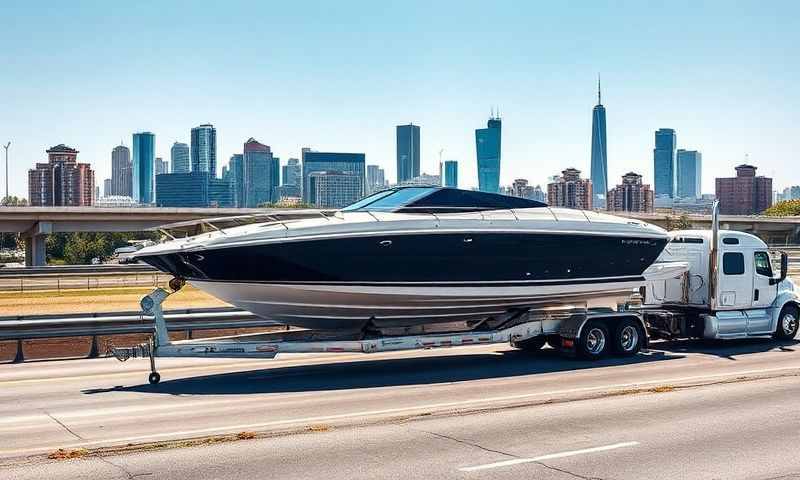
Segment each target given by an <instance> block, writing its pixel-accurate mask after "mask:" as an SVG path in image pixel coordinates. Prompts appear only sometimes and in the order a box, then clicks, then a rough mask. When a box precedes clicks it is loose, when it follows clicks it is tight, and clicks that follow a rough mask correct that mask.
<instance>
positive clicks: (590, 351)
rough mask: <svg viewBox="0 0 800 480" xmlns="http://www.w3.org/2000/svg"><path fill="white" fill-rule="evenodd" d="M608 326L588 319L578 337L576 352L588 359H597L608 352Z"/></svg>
mask: <svg viewBox="0 0 800 480" xmlns="http://www.w3.org/2000/svg"><path fill="white" fill-rule="evenodd" d="M609 341H610V340H609V338H608V328H607V327H606V326H605V325H604V324H603V323H601V322H598V321H596V320H590V321H588V322H586V325H584V326H583V331H582V332H581V337H580V338H579V339H578V354H579V355H580V356H581V357H583V358H585V359H588V360H597V359H598V358H601V357H603V356H604V355H605V354H606V353H607V352H608V347H609V345H608V344H609Z"/></svg>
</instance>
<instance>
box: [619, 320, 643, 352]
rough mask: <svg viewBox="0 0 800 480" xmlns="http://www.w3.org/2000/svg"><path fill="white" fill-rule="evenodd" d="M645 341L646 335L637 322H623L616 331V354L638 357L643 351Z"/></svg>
mask: <svg viewBox="0 0 800 480" xmlns="http://www.w3.org/2000/svg"><path fill="white" fill-rule="evenodd" d="M643 340H644V334H643V332H642V329H641V327H640V326H639V325H638V323H637V322H636V321H634V320H631V319H630V318H628V319H625V320H622V321H621V322H619V325H617V327H616V328H615V329H614V338H612V342H613V347H614V353H616V354H618V355H622V356H626V357H628V356H631V355H636V354H637V353H639V351H640V350H641V349H642V342H643Z"/></svg>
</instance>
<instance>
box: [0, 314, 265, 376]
mask: <svg viewBox="0 0 800 480" xmlns="http://www.w3.org/2000/svg"><path fill="white" fill-rule="evenodd" d="M164 317H165V319H166V321H167V330H169V331H184V332H187V337H188V338H191V337H192V332H193V331H194V330H218V329H230V328H261V327H275V326H280V325H281V324H279V323H277V322H275V321H274V320H266V319H263V318H260V317H257V316H255V315H253V314H252V313H250V312H248V311H245V310H240V309H238V308H230V307H220V308H205V309H187V310H170V311H167V312H165V314H164ZM153 328H154V327H153V317H151V316H146V315H143V314H142V313H141V312H120V313H97V314H85V313H84V314H61V315H38V316H25V317H23V316H17V317H0V341H9V340H11V341H14V340H15V341H16V342H17V353H16V356H15V358H14V360H13V361H14V362H15V363H19V362H24V361H25V357H24V353H23V350H22V347H23V345H22V341H23V340H34V339H42V338H64V337H91V340H92V344H91V349H90V352H89V355H88V356H89V358H94V357H98V356H99V355H100V351H99V347H98V342H97V337H98V336H101V335H123V334H132V333H139V334H143V333H145V334H149V333H153Z"/></svg>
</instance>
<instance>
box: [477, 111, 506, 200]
mask: <svg viewBox="0 0 800 480" xmlns="http://www.w3.org/2000/svg"><path fill="white" fill-rule="evenodd" d="M501 128H502V122H501V121H500V117H499V116H497V117H496V116H492V117H491V118H489V122H488V123H487V125H486V128H480V129H478V130H475V151H476V152H477V157H478V190H480V191H482V192H491V193H498V192H499V191H500V132H501Z"/></svg>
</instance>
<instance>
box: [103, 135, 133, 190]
mask: <svg viewBox="0 0 800 480" xmlns="http://www.w3.org/2000/svg"><path fill="white" fill-rule="evenodd" d="M105 194H106V196H109V195H123V196H127V197H132V196H133V177H132V172H131V151H130V150H129V149H128V147H126V146H124V145H118V146H116V147H114V149H113V150H111V189H110V190H109V191H106V192H105Z"/></svg>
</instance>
